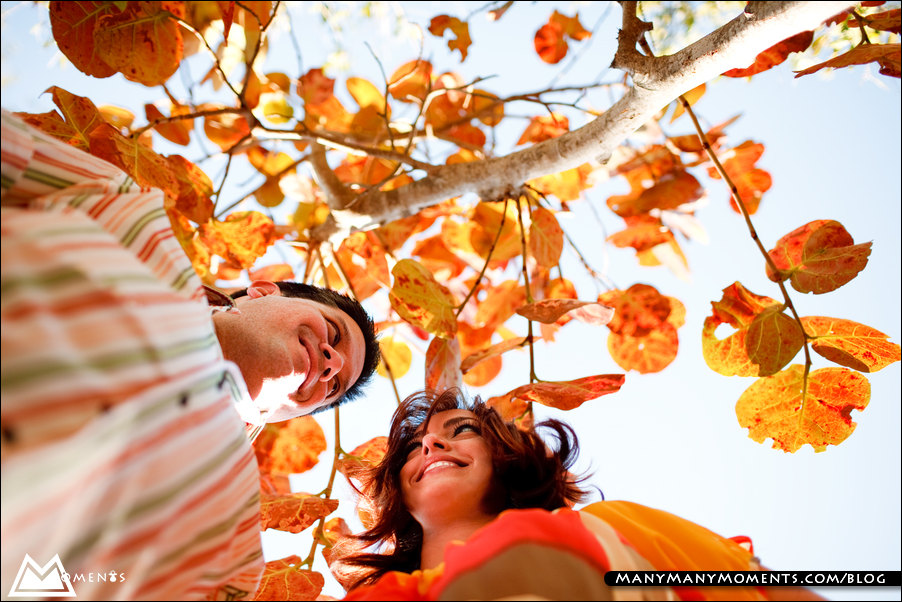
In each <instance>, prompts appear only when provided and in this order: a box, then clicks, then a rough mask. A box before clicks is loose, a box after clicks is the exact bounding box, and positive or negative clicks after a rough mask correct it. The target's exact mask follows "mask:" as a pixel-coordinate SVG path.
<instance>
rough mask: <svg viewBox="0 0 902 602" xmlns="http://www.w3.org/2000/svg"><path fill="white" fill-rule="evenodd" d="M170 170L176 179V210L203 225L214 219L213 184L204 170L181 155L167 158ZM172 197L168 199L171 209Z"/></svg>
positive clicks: (167, 202)
mask: <svg viewBox="0 0 902 602" xmlns="http://www.w3.org/2000/svg"><path fill="white" fill-rule="evenodd" d="M166 162H167V163H168V164H169V170H170V173H171V174H172V176H173V177H174V178H175V182H176V185H177V186H178V193H177V194H176V197H175V199H174V202H175V206H174V208H175V210H176V211H178V212H179V213H181V214H182V215H184V216H185V217H187V218H188V219H190V220H191V221H193V222H195V223H198V224H202V223H204V222H206V221H208V220H209V219H211V218H212V217H213V201H212V199H211V198H210V197H211V196H212V195H213V183H212V182H211V181H210V178H209V177H207V174H205V173H204V172H203V170H202V169H201V168H200V167H198V166H197V165H195V164H194V163H192V162H191V161H189V160H188V159H185V158H184V157H182V156H181V155H170V156H169V157H166ZM170 199H171V197H167V198H166V208H167V209H169V208H170V207H169V206H170Z"/></svg>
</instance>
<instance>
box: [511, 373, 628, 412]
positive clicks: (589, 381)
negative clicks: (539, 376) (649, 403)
mask: <svg viewBox="0 0 902 602" xmlns="http://www.w3.org/2000/svg"><path fill="white" fill-rule="evenodd" d="M624 380H625V376H624V375H623V374H596V375H595V376H586V377H585V378H578V379H576V380H568V381H558V382H543V383H533V384H531V385H523V386H522V387H517V388H516V389H514V390H513V391H511V392H510V395H511V397H513V398H517V399H523V400H526V401H535V402H538V403H541V404H543V405H546V406H549V407H552V408H557V409H559V410H572V409H574V408H578V407H579V406H581V405H582V404H583V403H584V402H586V401H589V400H590V399H595V398H596V397H601V396H602V395H608V394H610V393H616V392H617V391H619V390H620V387H621V386H623V382H624Z"/></svg>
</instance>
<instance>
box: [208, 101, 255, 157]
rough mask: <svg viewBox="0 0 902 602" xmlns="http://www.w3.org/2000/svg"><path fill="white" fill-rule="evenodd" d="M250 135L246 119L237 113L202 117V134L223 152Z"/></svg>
mask: <svg viewBox="0 0 902 602" xmlns="http://www.w3.org/2000/svg"><path fill="white" fill-rule="evenodd" d="M208 108H211V109H212V108H217V107H208ZM220 108H224V107H220ZM250 133H251V128H250V126H249V125H248V123H247V119H245V118H244V116H243V115H240V114H239V113H238V112H237V111H236V112H235V113H220V114H217V115H207V116H205V117H204V134H206V135H207V138H209V139H210V142H212V143H213V144H215V145H216V146H218V147H219V148H221V149H222V150H224V151H228V150H230V149H232V147H234V146H235V145H237V144H238V143H239V142H241V141H242V140H244V139H245V138H246V137H247V136H248V135H250Z"/></svg>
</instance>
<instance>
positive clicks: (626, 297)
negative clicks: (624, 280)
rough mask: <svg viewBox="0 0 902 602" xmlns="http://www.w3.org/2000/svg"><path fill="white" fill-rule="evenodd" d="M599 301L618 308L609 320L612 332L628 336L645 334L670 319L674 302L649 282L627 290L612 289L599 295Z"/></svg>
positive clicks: (615, 308) (635, 285)
mask: <svg viewBox="0 0 902 602" xmlns="http://www.w3.org/2000/svg"><path fill="white" fill-rule="evenodd" d="M598 302H599V303H601V304H602V305H606V306H608V307H611V308H613V309H614V316H613V317H612V319H611V321H610V322H609V323H608V328H610V329H611V332H616V333H618V334H624V335H627V336H644V335H646V334H648V333H649V332H650V331H652V330H654V329H655V328H657V326H658V325H659V324H661V323H662V322H664V321H665V320H667V316H668V315H669V314H670V301H669V300H668V298H667V297H665V296H664V295H662V294H661V293H659V292H658V290H657V289H656V288H655V287H653V286H650V285H648V284H634V285H633V286H631V287H629V288H628V289H627V290H625V291H619V290H614V291H609V292H607V293H602V294H601V295H599V296H598Z"/></svg>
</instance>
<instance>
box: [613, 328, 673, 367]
mask: <svg viewBox="0 0 902 602" xmlns="http://www.w3.org/2000/svg"><path fill="white" fill-rule="evenodd" d="M678 350H679V338H678V336H677V331H676V328H675V327H674V326H673V325H672V324H670V323H669V322H663V323H661V324H659V325H658V327H657V328H655V329H654V330H652V331H650V332H649V333H648V334H646V335H645V336H641V337H631V336H628V335H624V334H617V333H616V332H612V333H610V334H609V335H608V352H609V353H610V354H611V358H612V359H613V360H614V361H615V362H617V365H618V366H620V367H621V368H623V369H624V370H636V371H638V372H640V373H641V374H649V373H652V372H660V371H661V370H663V369H664V368H666V367H667V366H669V365H670V363H671V362H672V361H673V360H674V359H676V356H677V351H678Z"/></svg>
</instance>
